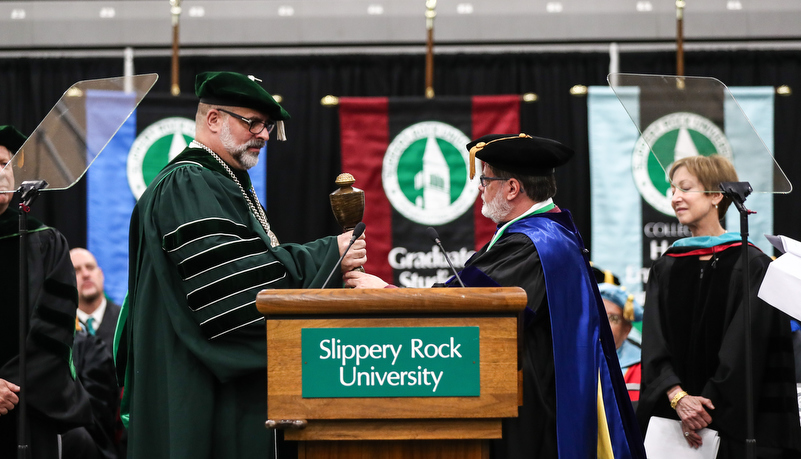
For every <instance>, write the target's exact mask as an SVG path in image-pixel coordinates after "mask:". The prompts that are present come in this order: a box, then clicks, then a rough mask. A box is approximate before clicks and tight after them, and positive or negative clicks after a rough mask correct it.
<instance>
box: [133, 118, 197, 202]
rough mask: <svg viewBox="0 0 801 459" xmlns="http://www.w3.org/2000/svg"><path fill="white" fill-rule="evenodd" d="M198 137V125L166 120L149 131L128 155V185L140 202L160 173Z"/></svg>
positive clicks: (188, 120)
mask: <svg viewBox="0 0 801 459" xmlns="http://www.w3.org/2000/svg"><path fill="white" fill-rule="evenodd" d="M194 136H195V122H194V121H192V120H190V119H187V118H180V117H171V118H164V119H163V120H160V121H157V122H155V123H153V124H151V125H150V126H148V127H147V129H145V130H144V131H142V133H141V134H139V136H138V137H137V138H136V140H134V142H133V145H131V150H130V151H129V152H128V167H127V169H128V185H129V186H130V187H131V192H132V193H133V195H134V197H136V199H137V200H139V197H140V196H142V193H144V192H145V189H147V186H148V184H150V182H151V181H152V180H153V179H154V178H155V177H156V175H158V173H159V171H161V169H162V168H163V167H164V166H166V165H167V163H169V162H170V161H171V160H172V159H173V158H175V157H176V156H178V154H179V153H181V151H183V149H184V148H186V146H187V145H189V142H191V141H192V139H193V138H194Z"/></svg>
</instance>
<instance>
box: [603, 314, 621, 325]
mask: <svg viewBox="0 0 801 459" xmlns="http://www.w3.org/2000/svg"><path fill="white" fill-rule="evenodd" d="M606 318H607V319H609V323H611V324H619V323H620V322H622V321H623V317H620V316H619V315H617V314H607V315H606Z"/></svg>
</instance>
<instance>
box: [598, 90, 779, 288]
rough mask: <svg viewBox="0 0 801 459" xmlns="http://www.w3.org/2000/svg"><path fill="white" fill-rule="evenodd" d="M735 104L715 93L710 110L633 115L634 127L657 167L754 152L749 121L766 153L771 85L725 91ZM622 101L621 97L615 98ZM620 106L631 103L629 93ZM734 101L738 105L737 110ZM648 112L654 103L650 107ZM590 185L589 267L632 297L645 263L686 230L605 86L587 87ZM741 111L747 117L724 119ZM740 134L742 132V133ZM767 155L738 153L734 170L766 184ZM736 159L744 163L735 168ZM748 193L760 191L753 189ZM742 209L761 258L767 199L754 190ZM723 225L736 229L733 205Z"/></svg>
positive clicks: (664, 181)
mask: <svg viewBox="0 0 801 459" xmlns="http://www.w3.org/2000/svg"><path fill="white" fill-rule="evenodd" d="M730 90H731V93H732V95H733V96H734V98H735V99H736V102H734V101H732V100H730V99H725V100H724V98H723V97H722V96H721V99H720V103H719V104H717V105H714V104H713V105H710V104H705V105H704V106H699V107H696V108H695V109H694V110H692V111H684V112H675V113H662V112H659V113H657V112H654V113H640V116H641V117H642V119H641V120H640V123H641V125H642V126H646V127H645V129H644V130H643V134H644V136H647V137H648V138H649V139H651V140H650V142H648V143H650V144H651V146H652V147H653V151H654V154H656V155H660V161H661V162H662V163H663V164H671V163H672V162H673V161H674V160H675V159H676V158H678V157H683V156H691V155H710V154H713V153H717V154H721V155H723V156H726V157H728V158H729V159H732V151H733V149H736V151H748V150H749V149H751V148H755V147H754V146H752V145H749V144H748V142H750V141H752V140H753V139H752V138H750V137H746V136H741V135H739V133H742V132H750V130H751V127H750V126H744V125H741V124H742V123H745V122H748V120H750V122H751V124H752V125H753V128H754V129H755V130H756V132H757V133H758V134H759V136H760V137H761V138H762V141H764V143H765V145H767V147H768V148H769V149H771V150H772V148H773V116H774V115H773V97H774V92H773V88H769V87H738V88H730ZM619 95H621V96H622V97H626V95H625V94H619ZM630 97H631V98H632V99H631V100H630V101H627V102H626V106H627V107H632V106H635V105H633V104H637V100H636V99H635V98H636V97H639V95H638V94H635V93H632V94H631V95H630ZM735 104H738V105H739V107H737V106H736V105H735ZM650 106H651V107H654V106H655V104H650ZM587 108H588V120H589V147H590V180H591V191H590V193H591V215H592V217H591V218H592V221H591V228H592V229H591V230H592V254H591V258H592V260H593V262H594V263H595V265H596V266H598V267H600V268H602V269H605V270H609V271H612V272H613V273H614V274H615V275H617V276H618V277H619V278H620V280H621V283H622V284H623V285H624V286H625V287H626V288H628V289H629V290H630V291H632V292H641V291H642V290H643V287H644V285H645V282H646V281H647V275H648V270H649V269H650V267H651V263H652V262H653V261H654V260H656V259H657V258H658V257H659V256H660V255H661V254H662V253H663V252H664V251H665V250H667V248H668V247H669V246H670V244H672V243H673V242H675V241H676V240H677V239H680V238H683V237H689V236H690V235H691V234H690V231H689V230H688V229H687V228H686V227H685V226H684V225H681V224H680V223H679V222H678V220H677V219H676V216H675V214H674V213H673V209H672V207H671V205H670V197H669V189H670V183H669V181H668V178H667V177H666V174H665V172H664V170H663V169H662V167H661V166H660V164H659V162H660V161H657V160H656V159H655V158H654V155H653V154H651V149H650V148H649V146H648V143H646V142H645V141H644V140H643V139H642V138H641V137H640V133H639V132H638V130H637V128H636V126H635V124H634V123H633V122H632V120H631V118H630V117H629V115H628V113H627V112H626V109H624V107H623V105H622V104H621V102H620V100H618V98H617V97H616V96H615V94H614V93H613V92H612V90H611V89H610V88H609V87H590V88H589V97H588V100H587ZM740 109H742V111H743V112H744V113H745V115H746V116H747V117H748V119H747V120H746V119H745V118H744V117H742V116H726V114H727V113H729V112H731V111H738V110H740ZM746 129H747V130H748V131H746ZM770 159H771V158H770V157H767V156H765V157H759V156H754V157H750V158H749V157H748V156H746V155H741V156H740V157H738V158H737V159H736V160H735V167H736V168H737V169H738V170H749V171H759V172H757V173H755V174H754V175H755V176H758V177H760V179H762V180H765V181H766V182H767V183H770V181H772V177H773V176H772V173H773V164H772V162H771V161H770ZM740 161H750V163H749V164H740V163H739V162H740ZM752 185H753V186H754V188H755V189H767V188H768V187H767V186H761V185H757V184H752ZM746 206H747V207H748V208H749V209H752V210H755V211H756V212H757V213H756V214H755V215H752V216H750V217H749V234H750V239H751V240H752V241H753V242H754V243H755V244H756V245H757V246H759V247H760V248H761V249H762V250H763V251H765V252H766V253H769V254H770V253H772V248H771V247H770V244H769V243H768V242H767V240H766V239H765V238H764V237H763V236H762V235H763V234H772V233H773V196H772V195H771V194H768V193H753V194H751V195H750V196H749V197H748V199H747V201H746ZM724 223H725V224H724V226H725V227H726V228H728V229H729V230H731V231H739V230H740V226H739V214H738V212H737V210H736V209H735V208H734V206H732V207H731V208H730V209H729V211H728V212H727V213H726V219H725V222H724Z"/></svg>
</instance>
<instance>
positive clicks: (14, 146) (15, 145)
mask: <svg viewBox="0 0 801 459" xmlns="http://www.w3.org/2000/svg"><path fill="white" fill-rule="evenodd" d="M27 139H28V138H27V137H25V135H23V134H22V133H21V132H19V131H18V130H17V129H16V128H15V127H14V126H12V125H10V124H7V125H5V126H0V145H2V146H4V147H6V148H8V151H10V152H11V156H14V154H15V153H16V152H17V150H19V149H20V147H22V144H24V143H25V140H27Z"/></svg>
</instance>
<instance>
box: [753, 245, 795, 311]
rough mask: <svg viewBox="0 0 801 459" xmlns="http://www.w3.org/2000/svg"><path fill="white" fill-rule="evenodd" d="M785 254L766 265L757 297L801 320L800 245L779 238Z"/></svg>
mask: <svg viewBox="0 0 801 459" xmlns="http://www.w3.org/2000/svg"><path fill="white" fill-rule="evenodd" d="M779 238H781V241H782V243H783V245H784V248H785V254H784V255H782V256H780V257H779V258H777V259H775V260H773V261H772V262H771V263H770V264H769V265H768V270H767V272H766V273H765V278H764V279H763V280H762V285H761V286H760V287H759V293H757V296H758V297H759V298H761V299H762V300H763V301H764V302H766V303H768V304H769V305H771V306H773V307H774V308H776V309H778V310H780V311H782V312H784V313H785V314H787V315H789V316H790V317H793V318H794V319H796V320H801V302H799V301H798V299H799V298H801V243H799V242H798V241H796V240H793V239H790V238H788V237H785V236H779Z"/></svg>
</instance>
